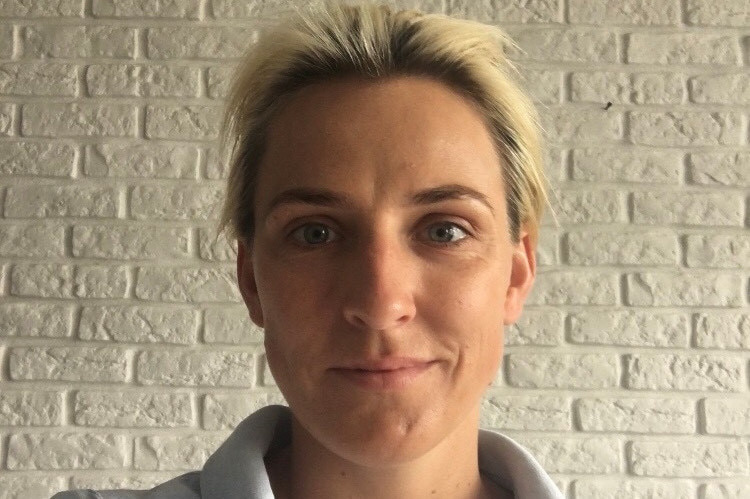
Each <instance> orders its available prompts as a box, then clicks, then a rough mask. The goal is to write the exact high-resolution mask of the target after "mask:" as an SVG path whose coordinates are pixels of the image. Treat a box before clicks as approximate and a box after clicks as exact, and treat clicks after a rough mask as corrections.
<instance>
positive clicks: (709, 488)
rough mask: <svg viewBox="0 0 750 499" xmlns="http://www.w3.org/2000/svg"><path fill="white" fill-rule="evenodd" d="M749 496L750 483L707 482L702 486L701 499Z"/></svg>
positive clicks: (726, 498) (734, 498) (727, 498)
mask: <svg viewBox="0 0 750 499" xmlns="http://www.w3.org/2000/svg"><path fill="white" fill-rule="evenodd" d="M745 497H750V484H741V483H726V484H725V483H709V484H707V485H704V487H703V495H702V496H701V499H743V498H745Z"/></svg>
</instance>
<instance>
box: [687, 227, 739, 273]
mask: <svg viewBox="0 0 750 499" xmlns="http://www.w3.org/2000/svg"><path fill="white" fill-rule="evenodd" d="M686 243H687V248H686V258H685V259H686V262H687V265H688V267H708V268H722V269H740V268H750V236H742V235H735V236H730V235H727V234H711V235H698V234H695V235H688V236H687V238H686Z"/></svg>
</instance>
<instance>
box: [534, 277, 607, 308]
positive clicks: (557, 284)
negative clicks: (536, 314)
mask: <svg viewBox="0 0 750 499" xmlns="http://www.w3.org/2000/svg"><path fill="white" fill-rule="evenodd" d="M617 281H618V276H617V275H615V274H610V273H603V272H577V271H566V270H556V271H551V272H543V273H540V274H538V276H537V279H536V282H535V284H534V288H533V290H532V291H531V294H530V295H529V298H528V299H527V304H529V305H616V304H617V303H618V288H619V284H618V282H617Z"/></svg>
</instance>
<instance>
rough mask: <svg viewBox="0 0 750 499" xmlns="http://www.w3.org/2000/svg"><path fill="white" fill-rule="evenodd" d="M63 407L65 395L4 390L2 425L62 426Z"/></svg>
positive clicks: (0, 413) (0, 398)
mask: <svg viewBox="0 0 750 499" xmlns="http://www.w3.org/2000/svg"><path fill="white" fill-rule="evenodd" d="M62 407H63V395H62V393H60V392H50V391H42V390H38V391H16V390H13V391H10V390H3V392H2V393H0V425H3V426H56V425H61V424H62V422H63V421H62ZM0 497H2V495H0Z"/></svg>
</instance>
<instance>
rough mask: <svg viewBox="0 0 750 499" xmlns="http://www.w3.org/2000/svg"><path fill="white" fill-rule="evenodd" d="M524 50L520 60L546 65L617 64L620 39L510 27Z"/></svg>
mask: <svg viewBox="0 0 750 499" xmlns="http://www.w3.org/2000/svg"><path fill="white" fill-rule="evenodd" d="M506 32H507V33H508V34H509V35H510V36H511V37H512V38H513V39H514V40H515V41H516V43H517V44H518V45H519V46H520V47H521V50H522V52H521V53H520V54H518V55H517V57H518V58H519V59H523V60H531V61H544V62H595V63H607V62H611V63H614V62H617V61H618V55H617V37H616V36H615V34H614V33H610V32H605V31H592V30H580V29H576V30H573V29H569V28H564V29H562V28H552V29H549V28H545V29H534V28H506Z"/></svg>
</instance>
